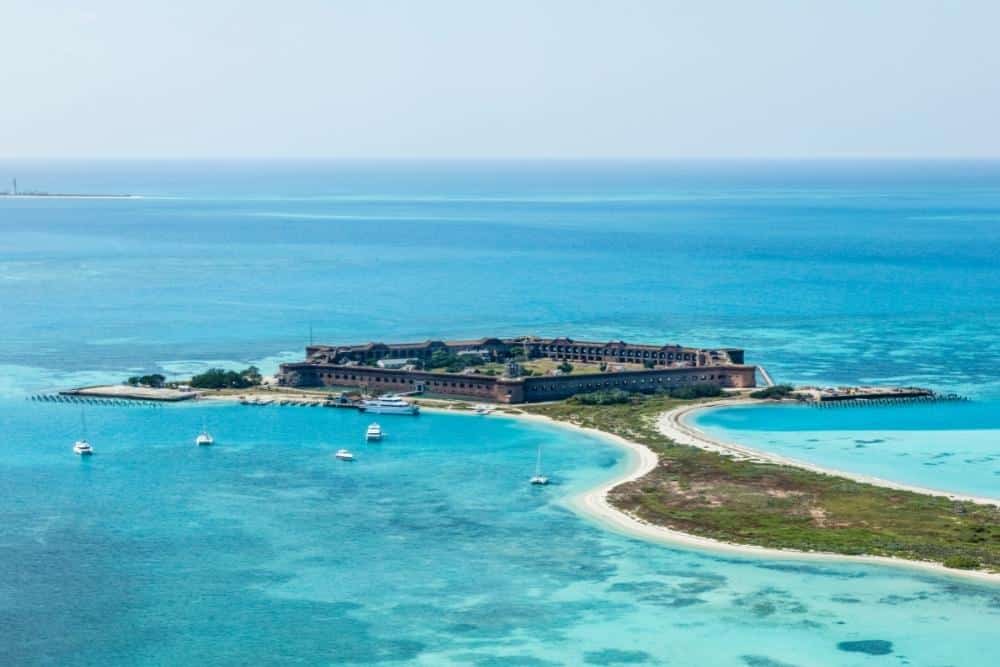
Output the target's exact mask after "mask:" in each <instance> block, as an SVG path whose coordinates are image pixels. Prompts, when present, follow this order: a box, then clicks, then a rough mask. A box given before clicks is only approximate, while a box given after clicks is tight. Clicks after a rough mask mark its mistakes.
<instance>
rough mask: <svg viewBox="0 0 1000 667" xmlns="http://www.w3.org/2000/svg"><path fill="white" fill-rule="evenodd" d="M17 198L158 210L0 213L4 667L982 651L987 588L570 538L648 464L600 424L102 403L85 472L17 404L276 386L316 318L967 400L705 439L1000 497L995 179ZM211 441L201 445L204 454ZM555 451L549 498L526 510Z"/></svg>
mask: <svg viewBox="0 0 1000 667" xmlns="http://www.w3.org/2000/svg"><path fill="white" fill-rule="evenodd" d="M7 176H9V177H11V178H13V177H17V179H18V183H19V185H20V187H21V188H22V189H29V188H30V189H34V190H45V191H50V192H72V193H90V194H109V193H129V194H134V195H139V196H138V197H136V198H130V199H97V198H91V199H54V198H49V199H0V313H2V316H0V427H2V428H0V433H3V444H2V449H0V452H2V453H3V457H2V459H0V461H2V462H0V494H2V496H0V497H3V498H4V506H3V507H4V509H3V510H0V512H2V514H0V519H2V520H3V523H4V526H5V530H3V531H0V544H2V545H3V551H2V553H3V554H4V558H2V559H0V620H2V622H3V627H5V628H6V630H5V632H4V633H2V634H0V663H4V664H60V665H63V664H81V665H82V664H95V665H96V664H101V665H107V664H128V665H146V664H187V663H190V662H195V661H199V662H210V663H211V664H222V665H225V664H248V663H254V664H289V663H298V664H427V665H439V664H445V665H447V664H471V665H549V664H574V665H575V664H703V665H750V666H751V667H754V666H762V665H770V666H772V667H774V666H781V665H819V664H823V665H870V664H910V665H946V664H954V665H978V664H991V662H992V661H991V660H990V659H989V656H990V650H991V648H992V644H993V640H994V635H995V628H996V627H997V621H998V615H1000V611H998V610H1000V607H998V595H1000V591H998V589H997V587H996V586H991V585H985V584H973V583H969V582H967V581H964V580H960V579H957V578H953V577H947V576H931V575H927V574H920V573H916V572H914V571H913V570H909V569H905V568H892V567H882V566H878V567H875V566H863V565H856V564H843V563H830V564H817V563H815V562H810V563H804V562H796V561H794V560H793V561H787V560H780V561H779V560H767V559H758V558H733V557H731V556H719V555H717V554H712V553H706V552H698V551H692V550H684V549H674V548H668V547H664V546H662V545H657V544H649V543H644V542H642V541H639V540H635V539H632V538H628V537H626V536H622V535H618V534H615V533H613V532H609V531H607V530H605V529H604V528H602V527H600V526H597V525H595V524H592V523H591V522H589V521H588V520H586V519H584V518H581V517H579V516H577V515H576V514H574V513H573V512H571V511H570V510H569V508H568V500H569V499H570V498H571V497H572V496H573V495H575V494H576V493H579V492H581V491H582V490H584V489H586V488H589V487H592V486H594V485H596V484H598V483H600V482H601V481H602V480H606V479H609V478H610V477H613V476H614V475H615V474H616V472H617V471H619V470H621V469H622V466H624V465H625V461H624V456H625V454H623V453H622V452H621V451H620V450H618V449H617V448H615V447H613V446H611V445H609V444H607V443H606V442H604V441H602V440H596V439H593V438H591V437H588V436H584V435H581V434H577V433H571V432H567V431H564V430H561V429H557V428H554V427H540V426H536V425H524V424H520V423H517V422H513V421H511V420H508V419H502V418H486V419H483V418H476V417H471V416H448V415H436V414H435V415H432V414H427V415H422V416H421V417H419V418H417V419H412V420H410V419H404V418H397V419H392V420H391V421H390V420H389V418H387V419H386V420H383V421H384V422H385V423H383V426H384V427H385V429H386V430H387V432H388V433H389V436H388V438H387V440H386V442H385V443H384V444H383V445H378V446H365V445H363V444H362V443H361V442H360V440H361V435H362V433H363V427H364V425H365V422H364V420H363V419H361V417H360V416H359V415H355V414H352V413H347V412H344V411H337V410H319V409H316V410H314V409H305V408H245V407H241V406H236V405H232V406H214V405H213V406H163V407H159V408H139V407H131V408H115V407H93V408H88V414H87V422H88V433H89V436H90V440H91V441H92V442H93V444H94V446H95V449H96V450H97V452H98V453H97V455H95V456H94V457H93V460H91V461H80V460H78V459H77V458H76V457H74V456H72V454H71V452H70V449H69V447H70V445H71V443H72V441H73V440H74V439H76V437H78V433H79V432H80V415H79V409H78V408H77V407H71V406H61V405H45V404H38V403H36V402H31V401H27V400H25V398H26V396H28V395H29V394H31V393H35V392H40V391H51V390H53V389H57V388H63V387H66V386H68V385H76V384H85V383H91V382H98V381H120V380H121V379H123V378H124V377H127V376H129V375H133V374H135V373H139V372H163V373H164V374H167V375H171V376H182V375H185V374H190V373H191V372H193V371H197V370H201V369H204V368H207V367H209V366H213V365H226V366H244V365H248V364H250V363H254V364H257V365H259V366H260V367H261V368H263V369H264V370H274V368H275V367H276V365H277V364H278V363H279V362H280V361H282V360H285V359H288V360H293V359H297V358H301V356H302V353H303V348H304V346H305V345H306V344H307V343H308V341H309V337H310V332H311V335H312V336H313V338H314V340H315V341H316V342H342V341H346V342H356V341H366V340H384V341H395V340H408V339H425V338H452V337H478V336H482V335H516V334H524V333H536V334H539V335H569V336H571V337H576V338H580V339H596V340H608V339H625V340H629V341H637V342H640V341H641V342H679V343H682V344H688V345H697V346H706V347H711V346H733V347H742V348H745V349H746V350H747V360H748V361H749V362H750V363H760V364H762V365H764V366H766V367H767V369H768V370H769V371H770V372H771V374H772V375H773V376H774V377H775V378H776V379H777V380H778V381H787V382H796V383H815V384H857V383H893V384H918V385H924V386H929V387H932V388H934V389H938V390H942V391H953V392H957V393H960V394H963V395H965V396H968V397H970V398H971V399H972V401H971V402H969V403H967V404H955V405H949V406H941V405H939V406H912V407H907V408H898V409H891V408H886V409H883V408H869V409H866V410H858V411H852V410H846V409H845V410H838V411H821V410H811V411H810V410H804V409H803V410H797V409H794V408H788V409H784V408H761V409H758V410H757V412H756V413H752V414H749V413H746V412H743V413H735V412H734V411H728V412H722V411H720V412H717V413H714V414H713V413H710V414H708V415H705V416H704V417H702V418H701V420H703V421H705V422H706V423H705V424H703V425H704V426H705V428H707V429H709V430H711V429H713V428H716V429H719V430H720V432H724V433H725V435H726V437H729V438H732V439H736V440H738V441H745V442H747V444H752V445H754V446H758V447H760V448H763V449H769V448H770V449H772V450H773V451H776V452H779V453H782V454H786V455H789V456H793V457H798V458H803V459H807V460H812V461H815V462H819V463H823V464H825V465H829V466H831V467H838V468H842V469H845V470H852V471H862V472H866V473H867V474H875V475H876V476H881V477H885V478H887V479H896V480H898V481H903V482H908V483H918V484H922V485H929V486H934V487H935V488H942V489H946V490H953V491H964V492H968V493H975V494H977V495H991V496H994V497H995V496H997V495H1000V475H998V474H997V467H996V461H997V457H998V456H1000V449H998V444H997V443H998V438H997V437H996V435H997V433H998V428H1000V410H997V409H996V408H997V407H1000V373H997V370H996V369H997V368H998V361H1000V336H998V334H997V331H998V325H1000V305H998V304H1000V299H998V298H997V297H998V294H1000V263H998V262H997V257H998V256H1000V163H997V162H901V161H891V162H852V161H836V162H799V163H793V162H722V163H716V162H528V163H520V162H468V163H458V162H431V163H421V162H389V163H386V162H242V163H227V162H165V163H141V162H136V163H125V162H13V161H7V162H0V182H2V179H3V178H4V177H7ZM0 189H2V188H0ZM820 413H822V414H820ZM831 415H832V416H831ZM203 418H204V419H207V420H208V422H209V426H210V429H211V430H212V431H213V433H214V434H215V435H216V438H217V440H218V444H217V446H216V447H214V448H211V449H210V450H204V449H199V448H196V447H194V446H193V444H192V441H193V437H194V435H195V434H196V432H197V429H198V427H199V426H200V424H201V421H202V419H203ZM857 445H862V446H861V447H858V446H857ZM341 446H351V447H352V448H353V449H354V450H355V453H356V454H357V455H358V461H357V462H356V463H355V464H353V465H350V464H341V463H339V462H337V461H335V460H334V459H333V458H332V457H331V456H330V454H331V453H332V452H333V451H335V450H336V449H337V448H338V447H341ZM539 446H542V447H543V449H544V452H545V456H544V460H545V462H546V469H547V470H546V471H547V472H549V473H550V474H551V475H552V476H553V478H554V480H555V481H556V482H557V483H556V484H553V485H552V486H550V487H548V488H545V489H531V488H529V487H528V486H527V485H526V484H524V479H525V478H526V476H528V475H530V473H531V470H532V468H533V462H534V456H535V451H536V449H537V447H539ZM942 454H944V455H945V456H939V455H942Z"/></svg>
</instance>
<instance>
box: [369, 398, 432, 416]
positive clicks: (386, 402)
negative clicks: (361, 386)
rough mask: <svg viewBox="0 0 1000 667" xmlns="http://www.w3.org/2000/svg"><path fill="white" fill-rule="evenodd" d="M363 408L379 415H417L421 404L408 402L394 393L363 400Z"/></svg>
mask: <svg viewBox="0 0 1000 667" xmlns="http://www.w3.org/2000/svg"><path fill="white" fill-rule="evenodd" d="M361 409H362V410H364V411H365V412H371V413H372V414H378V415H415V414H418V413H419V412H420V407H419V406H416V405H413V404H411V403H407V402H406V401H404V400H403V399H402V398H400V397H399V396H396V395H393V394H389V395H386V396H379V397H378V398H373V399H370V400H367V401H362V402H361Z"/></svg>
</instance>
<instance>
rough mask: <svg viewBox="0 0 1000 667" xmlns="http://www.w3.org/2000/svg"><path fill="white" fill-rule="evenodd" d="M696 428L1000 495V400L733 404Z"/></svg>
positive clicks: (861, 469)
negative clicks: (888, 404) (874, 404)
mask: <svg viewBox="0 0 1000 667" xmlns="http://www.w3.org/2000/svg"><path fill="white" fill-rule="evenodd" d="M693 425H694V426H696V427H698V428H700V429H701V430H703V431H705V432H706V433H708V434H710V435H712V436H715V437H717V438H719V439H721V440H723V441H726V442H737V443H740V444H744V445H748V446H750V447H754V448H756V449H761V450H764V451H768V452H774V453H777V454H781V455H784V456H788V457H790V458H793V459H797V460H800V461H808V462H810V463H816V464H819V465H822V466H825V467H828V468H832V469H835V470H844V471H848V472H854V473H861V474H865V475H872V476H875V477H879V478H882V479H889V480H894V481H899V482H904V483H907V484H914V485H917V486H922V487H925V488H930V489H939V490H942V491H949V492H953V493H964V494H970V495H976V496H984V497H988V498H1000V402H998V401H995V400H980V401H973V402H969V403H938V404H934V405H929V406H928V405H911V406H899V407H869V408H829V409H818V408H810V407H799V406H774V405H768V406H761V407H733V408H719V409H715V410H705V411H702V412H699V413H696V415H695V417H694V419H693Z"/></svg>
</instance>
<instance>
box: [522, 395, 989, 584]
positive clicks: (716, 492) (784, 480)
mask: <svg viewBox="0 0 1000 667" xmlns="http://www.w3.org/2000/svg"><path fill="white" fill-rule="evenodd" d="M692 403H695V401H681V400H676V399H671V398H667V397H662V396H633V397H632V399H631V401H630V402H628V403H624V404H614V405H583V404H580V403H576V402H572V401H563V402H560V403H553V404H548V405H537V406H524V409H525V410H526V411H527V412H532V413H536V414H542V415H546V416H549V417H552V418H553V419H556V420H560V421H566V422H570V423H573V424H578V425H580V426H587V427H591V428H596V429H600V430H602V431H606V432H608V433H613V434H616V435H620V436H623V437H625V438H628V439H630V440H633V441H635V442H640V443H642V444H644V445H647V446H648V447H650V448H651V449H653V450H654V451H655V452H656V453H657V454H658V455H659V457H660V463H659V465H658V466H657V468H656V469H655V470H653V471H652V472H651V473H650V474H649V475H647V476H646V477H643V478H642V479H639V480H636V481H634V482H629V483H626V484H621V485H619V486H617V487H616V488H615V489H614V490H613V491H612V492H611V494H610V500H611V502H612V503H613V504H614V505H615V506H616V507H618V508H619V509H622V510H624V511H626V512H629V513H632V514H634V515H636V516H638V517H640V518H642V519H644V520H646V521H649V522H651V523H655V524H659V525H663V526H668V527H670V528H673V529H676V530H682V531H684V532H686V533H691V534H694V535H701V536H704V537H711V538H715V539H719V540H725V541H728V542H738V543H741V544H755V545H760V546H765V547H773V548H783V549H801V550H806V551H829V552H834V553H842V554H868V555H879V556H895V557H898V558H907V559H910V560H926V561H934V562H938V563H944V564H945V565H947V566H949V567H958V568H964V569H970V568H976V567H980V566H982V567H985V568H987V569H991V570H1000V509H998V508H997V507H992V506H986V505H977V504H975V503H966V502H956V501H952V500H949V499H947V498H942V497H934V496H926V495H923V494H919V493H911V492H907V491H897V490H894V489H886V488H882V487H878V486H872V485H870V484H862V483H860V482H854V481H851V480H849V479H845V478H842V477H834V476H831V475H823V474H819V473H814V472H810V471H807V470H801V469H799V468H794V467H790V466H781V465H774V464H769V463H752V462H748V461H736V460H734V459H732V458H730V457H727V456H723V455H720V454H715V453H712V452H706V451H703V450H700V449H697V448H695V447H689V446H686V445H678V444H677V443H675V442H673V441H672V440H670V439H669V438H667V437H666V436H664V435H662V434H661V433H660V432H659V431H658V430H657V429H656V427H655V418H656V417H657V416H658V415H660V414H661V413H663V412H665V411H666V410H669V409H671V408H674V407H677V406H678V405H684V404H692Z"/></svg>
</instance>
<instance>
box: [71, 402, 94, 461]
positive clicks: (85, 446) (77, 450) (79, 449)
mask: <svg viewBox="0 0 1000 667" xmlns="http://www.w3.org/2000/svg"><path fill="white" fill-rule="evenodd" d="M80 431H81V432H82V433H83V437H82V438H80V439H79V440H77V441H76V442H74V443H73V453H74V454H78V455H80V456H90V455H91V454H93V453H94V448H93V447H91V446H90V443H89V442H87V418H86V417H85V416H84V414H83V410H80Z"/></svg>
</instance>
